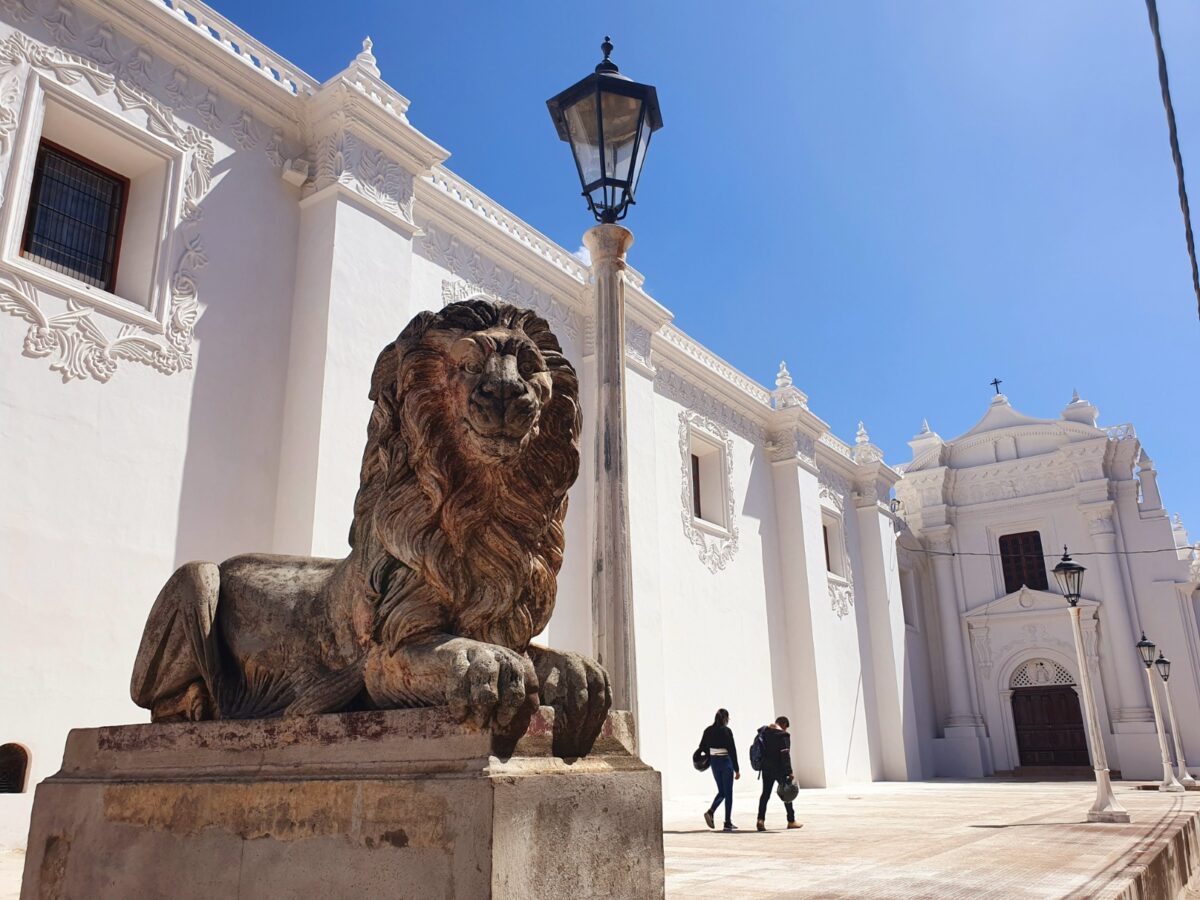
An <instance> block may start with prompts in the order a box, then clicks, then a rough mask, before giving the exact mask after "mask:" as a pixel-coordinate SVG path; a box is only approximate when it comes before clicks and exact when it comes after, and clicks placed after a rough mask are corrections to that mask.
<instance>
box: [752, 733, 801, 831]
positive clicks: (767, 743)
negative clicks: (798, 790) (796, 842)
mask: <svg viewBox="0 0 1200 900" xmlns="http://www.w3.org/2000/svg"><path fill="white" fill-rule="evenodd" d="M791 724H792V723H791V722H789V721H788V718H787V716H780V717H779V718H778V719H776V720H775V721H774V722H772V723H771V724H770V725H764V726H763V727H762V728H760V729H758V736H759V739H760V740H761V741H762V780H763V788H762V796H760V797H759V798H758V830H759V831H766V830H767V823H766V818H767V801H768V800H770V799H771V789H772V788H773V787H775V784H776V783H777V782H778V783H779V784H784V783H790V782H793V781H795V777H794V776H793V775H792V752H791V751H792V736H791V735H790V734H788V728H789V726H790V725H791ZM783 808H784V809H785V810H786V811H787V823H788V824H787V827H788V828H799V827H800V823H799V822H797V821H796V810H795V808H794V807H793V806H792V804H791V801H784V804H783Z"/></svg>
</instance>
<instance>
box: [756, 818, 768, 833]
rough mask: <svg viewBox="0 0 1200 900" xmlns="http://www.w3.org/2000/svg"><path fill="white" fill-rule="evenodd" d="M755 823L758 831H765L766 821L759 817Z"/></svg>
mask: <svg viewBox="0 0 1200 900" xmlns="http://www.w3.org/2000/svg"><path fill="white" fill-rule="evenodd" d="M756 824H757V825H758V830H759V831H766V830H767V823H766V822H764V821H763V820H762V819H759V820H758V822H757V823H756Z"/></svg>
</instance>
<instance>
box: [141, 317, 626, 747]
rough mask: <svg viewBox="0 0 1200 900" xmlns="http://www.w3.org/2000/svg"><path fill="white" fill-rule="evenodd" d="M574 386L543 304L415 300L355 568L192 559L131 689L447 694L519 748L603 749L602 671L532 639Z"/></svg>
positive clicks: (559, 522) (556, 517)
mask: <svg viewBox="0 0 1200 900" xmlns="http://www.w3.org/2000/svg"><path fill="white" fill-rule="evenodd" d="M578 395H579V383H578V380H577V378H576V375H575V370H574V369H573V368H572V366H571V364H570V363H569V362H568V361H567V360H566V358H565V357H564V356H563V353H562V348H561V347H560V346H559V343H558V339H557V338H556V337H555V336H554V334H553V333H552V332H551V331H550V328H549V326H548V325H547V324H546V322H545V321H544V320H543V319H541V318H540V317H539V316H537V315H536V314H535V313H534V312H532V311H530V310H526V309H518V308H516V307H513V306H509V305H507V304H502V303H492V302H489V301H486V300H479V299H477V300H468V301H465V302H461V303H452V304H450V305H448V306H446V307H445V308H444V309H442V310H441V311H440V312H436V313H433V312H422V313H420V314H419V315H417V316H416V318H414V319H413V320H412V322H410V323H409V325H408V326H407V327H406V328H405V329H404V330H403V331H402V332H401V333H400V336H399V337H398V338H397V339H396V340H395V341H394V342H393V343H391V344H389V345H388V346H387V347H385V348H384V349H383V352H382V353H381V354H380V355H379V360H378V362H377V363H376V364H375V371H374V374H373V375H372V376H371V391H370V398H371V399H372V400H373V401H374V403H375V407H374V409H373V411H372V413H371V420H370V424H369V426H368V428H367V446H366V449H365V451H364V452H363V460H362V474H361V477H360V483H359V489H358V496H357V498H356V499H355V502H354V522H353V525H352V527H351V531H350V546H351V551H350V555H349V556H347V557H346V558H345V559H343V560H333V559H310V558H305V557H296V556H271V555H265V554H247V555H244V556H235V557H233V558H232V559H228V560H226V561H225V562H223V563H221V564H220V565H219V566H218V565H216V564H214V563H208V562H192V563H188V564H186V565H184V566H183V567H182V568H180V569H179V570H178V571H177V572H176V573H175V574H174V575H173V576H171V579H170V580H169V581H168V582H167V583H166V585H165V586H164V587H163V589H162V591H161V592H160V593H159V595H158V599H157V600H156V601H155V603H154V607H153V608H152V610H151V612H150V616H149V618H148V620H147V622H146V628H145V632H144V634H143V637H142V642H141V646H140V648H139V650H138V654H137V660H136V662H135V664H134V670H133V679H132V684H131V693H132V696H133V700H134V702H135V703H137V704H138V705H139V706H142V707H145V708H146V709H149V710H150V712H151V717H152V719H153V721H156V722H164V721H173V720H199V719H218V718H226V719H230V718H255V717H263V716H276V715H285V716H293V715H305V714H312V713H325V712H337V711H343V710H357V709H395V708H403V707H416V706H433V705H446V706H449V707H450V708H451V709H452V710H453V711H454V712H455V713H456V714H457V715H459V716H460V717H462V718H463V719H464V720H470V721H473V722H474V723H476V724H477V725H479V726H480V727H484V726H488V727H491V728H493V729H494V730H495V731H496V733H498V734H500V735H502V736H504V735H507V736H509V737H510V738H511V740H513V741H515V740H516V738H517V737H519V736H520V735H521V734H523V733H524V731H525V728H526V727H527V725H528V722H529V718H530V716H531V715H532V713H533V711H534V710H535V709H536V708H537V706H538V704H539V702H540V703H544V704H547V705H550V706H553V707H555V711H556V716H555V734H554V749H555V752H556V753H557V754H558V755H560V756H580V755H583V754H586V753H587V752H588V750H590V749H591V746H592V744H593V742H594V741H595V739H596V737H597V735H598V734H599V732H600V729H601V727H602V725H603V723H604V719H605V716H606V714H607V712H608V708H609V706H610V705H611V703H612V694H611V691H610V689H609V684H608V676H607V675H606V674H605V672H604V670H603V669H601V668H600V666H599V665H598V664H596V663H595V662H593V661H592V660H590V659H587V658H585V657H583V656H580V655H578V654H575V653H565V652H557V651H554V650H549V649H547V648H544V647H540V646H537V645H535V644H532V643H531V639H532V638H533V636H534V635H535V634H537V633H538V632H540V631H541V630H542V628H544V627H545V625H546V622H547V621H548V620H549V618H550V613H551V612H552V611H553V609H554V597H555V590H556V577H557V575H558V571H559V568H560V566H561V565H562V554H563V543H564V540H563V519H564V517H565V516H566V512H567V489H568V488H569V487H570V486H571V484H572V483H573V482H574V481H575V478H576V476H577V475H578V473H579V429H580V411H579V401H578Z"/></svg>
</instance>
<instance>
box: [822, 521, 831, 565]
mask: <svg viewBox="0 0 1200 900" xmlns="http://www.w3.org/2000/svg"><path fill="white" fill-rule="evenodd" d="M821 537H823V538H825V571H826V572H832V571H833V557H832V556H830V555H829V526H828V525H822V526H821Z"/></svg>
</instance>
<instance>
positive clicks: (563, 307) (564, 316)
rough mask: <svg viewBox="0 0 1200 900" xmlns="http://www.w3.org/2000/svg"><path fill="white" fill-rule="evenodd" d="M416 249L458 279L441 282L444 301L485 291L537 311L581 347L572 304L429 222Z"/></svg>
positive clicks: (579, 325) (580, 330)
mask: <svg viewBox="0 0 1200 900" xmlns="http://www.w3.org/2000/svg"><path fill="white" fill-rule="evenodd" d="M415 249H416V251H417V253H418V254H419V255H420V256H422V257H423V258H425V259H427V260H429V261H430V262H432V263H433V264H434V265H437V266H439V267H441V268H442V269H445V270H446V271H447V272H449V273H451V274H452V275H454V276H456V278H457V279H458V281H457V282H454V281H443V282H442V300H443V302H451V301H452V300H462V299H466V297H468V296H472V295H473V294H483V295H485V296H489V297H494V298H496V299H500V300H503V301H504V302H506V303H511V304H513V305H514V306H525V307H529V308H530V309H535V310H537V311H538V312H539V313H540V314H541V315H542V316H543V317H544V318H545V319H546V321H547V322H549V323H550V325H551V327H553V328H554V329H555V331H556V332H558V333H559V335H560V337H561V336H563V335H565V336H566V337H567V338H568V339H569V340H570V341H571V343H572V345H573V346H574V347H575V349H576V351H577V352H578V350H579V349H580V348H581V343H580V342H581V341H582V338H583V323H582V321H581V319H580V316H579V314H578V312H577V311H576V310H575V309H574V308H573V307H572V306H571V305H569V304H567V303H564V302H562V301H561V300H560V299H558V298H556V297H554V296H552V295H550V294H549V293H547V292H546V291H543V290H541V289H540V288H538V287H537V286H535V285H533V284H531V283H529V282H528V281H526V280H524V279H522V278H518V277H517V276H516V275H514V274H513V273H512V272H510V271H509V270H508V269H505V268H503V267H502V266H500V265H498V264H497V263H495V262H494V261H493V260H491V259H489V258H488V257H486V256H484V255H483V254H481V253H480V252H479V251H478V250H476V249H475V248H474V247H471V246H470V245H468V244H466V243H464V242H463V241H461V240H459V239H458V238H457V237H455V236H453V235H451V234H448V233H446V232H444V231H442V230H441V229H439V228H436V227H434V226H432V225H427V226H426V227H425V228H424V232H423V233H422V234H421V235H420V236H419V237H418V239H417V241H416V245H415Z"/></svg>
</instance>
